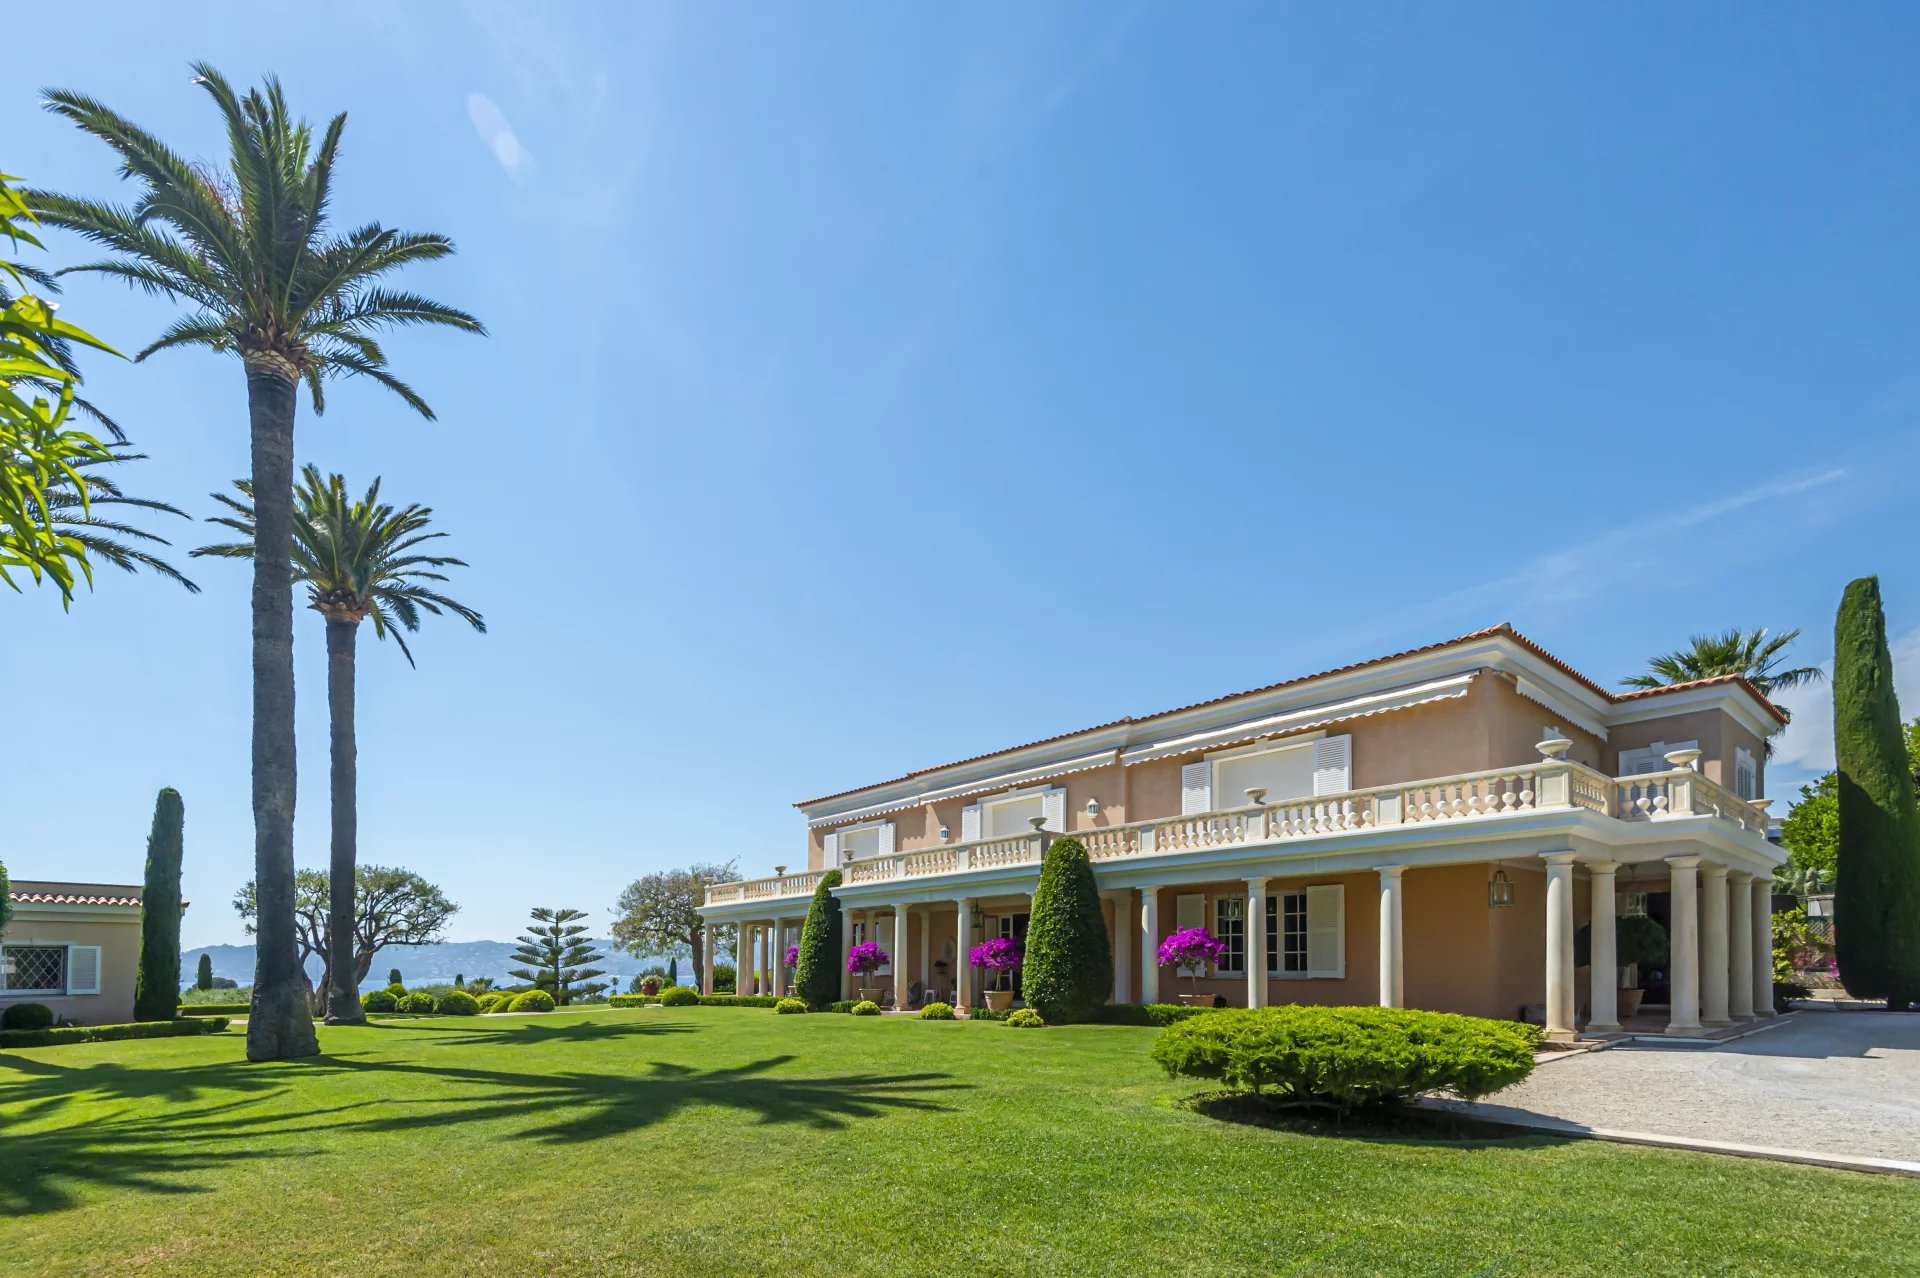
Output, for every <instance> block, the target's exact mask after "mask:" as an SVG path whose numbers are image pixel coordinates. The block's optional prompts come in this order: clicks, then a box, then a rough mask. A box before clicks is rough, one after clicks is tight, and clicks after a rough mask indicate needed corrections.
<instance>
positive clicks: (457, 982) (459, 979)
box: [453, 972, 467, 990]
mask: <svg viewBox="0 0 1920 1278" xmlns="http://www.w3.org/2000/svg"><path fill="white" fill-rule="evenodd" d="M453 988H455V989H456V990H463V989H465V988H467V978H466V976H465V975H464V974H462V973H460V972H455V973H454V974H453Z"/></svg>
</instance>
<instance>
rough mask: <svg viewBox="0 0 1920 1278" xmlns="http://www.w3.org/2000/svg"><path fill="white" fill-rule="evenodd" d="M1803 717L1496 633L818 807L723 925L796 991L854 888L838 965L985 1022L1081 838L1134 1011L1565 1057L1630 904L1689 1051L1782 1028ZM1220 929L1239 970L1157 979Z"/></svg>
mask: <svg viewBox="0 0 1920 1278" xmlns="http://www.w3.org/2000/svg"><path fill="white" fill-rule="evenodd" d="M1784 722H1785V716H1784V715H1783V714H1782V713H1781V711H1780V710H1779V709H1778V708H1777V707H1775V706H1774V705H1772V704H1771V703H1770V702H1769V701H1768V700H1767V699H1766V698H1765V697H1763V696H1762V695H1761V694H1760V693H1759V692H1758V691H1757V690H1756V689H1755V688H1754V687H1753V685H1752V684H1750V683H1748V682H1747V681H1746V680H1744V679H1741V678H1738V677H1728V678H1721V679H1710V680H1705V681H1702V682H1699V683H1691V684H1681V685H1676V686H1674V687H1669V688H1660V689H1654V690H1650V691H1645V692H1632V693H1626V694H1620V693H1614V692H1609V691H1608V690H1607V689H1605V688H1603V687H1601V686H1600V685H1599V684H1597V683H1595V682H1594V681H1593V680H1591V679H1588V678H1587V677H1585V676H1584V675H1582V674H1580V673H1579V672H1578V671H1575V670H1574V669H1572V668H1571V667H1569V666H1568V665H1566V664H1565V663H1563V662H1561V661H1560V660H1558V659H1557V658H1555V657H1554V656H1552V655H1551V654H1550V653H1548V652H1546V651H1545V650H1544V649H1542V648H1541V647H1540V646H1539V645H1538V644H1536V643H1534V642H1533V641H1531V640H1529V639H1528V638H1526V637H1525V636H1524V635H1521V634H1520V633H1518V632H1517V631H1515V630H1514V629H1513V628H1512V627H1510V626H1507V625H1500V626H1496V627H1493V628H1492V629H1489V630H1482V631H1478V632H1476V633H1474V634H1470V635H1464V636H1462V637H1460V638H1458V639H1450V640H1447V641H1446V642H1444V643H1436V644H1433V645H1430V646H1428V647H1425V648H1417V649H1414V650H1412V651H1410V652H1402V653H1397V654H1395V655H1393V656H1388V657H1380V658H1377V659H1375V660H1371V661H1364V662H1361V663H1359V664H1357V665H1351V666H1345V667H1342V668H1341V669H1338V670H1329V671H1326V672H1325V673H1322V674H1316V675H1310V676H1307V677H1304V678H1298V679H1290V680H1288V681H1286V682H1284V683H1277V684H1273V685H1272V686H1270V687H1265V688H1257V689H1254V690H1253V691H1251V692H1242V693H1237V694H1235V695H1232V696H1225V697H1219V698H1216V699H1214V700H1212V701H1205V702H1201V703H1199V704H1197V705H1190V706H1183V707H1181V708H1179V709H1175V710H1167V711H1163V712H1161V713H1158V714H1152V715H1147V716H1144V717H1140V718H1126V719H1118V720H1115V721H1113V722H1111V723H1106V724H1101V725H1100V726H1098V727H1092V728H1086V729H1082V730H1081V731H1078V732H1069V733H1065V734H1063V735H1060V736H1056V737H1049V738H1047V739H1046V740H1043V741H1036V742H1032V743H1030V744H1027V745H1020V746H1012V747H1009V748H1008V749H1005V750H999V751H996V752H994V753H992V754H986V755H981V756H978V757H976V758H972V759H963V760H961V761H960V762H958V763H949V764H945V765H943V766H940V767H933V768H923V769H920V770H919V771H915V772H909V773H907V774H906V775H904V776H899V777H895V778H893V779H891V780H886V781H879V782H875V783H873V784H870V785H865V786H861V787H859V788H857V789H853V790H845V791H842V792H840V793H837V794H830V795H824V796H822V797H820V798H817V799H809V800H806V801H805V802H803V803H800V804H797V805H796V806H797V807H798V808H799V809H800V811H801V813H802V814H803V815H804V816H805V818H806V826H807V843H806V851H805V857H806V868H805V870H804V871H802V872H791V873H790V872H788V871H787V869H786V867H778V871H777V872H776V873H775V874H774V875H773V876H772V877H768V878H758V879H752V880H748V881H746V882H737V883H721V884H714V885H712V886H711V887H710V888H709V890H708V893H707V903H706V906H705V908H704V910H703V914H704V916H705V917H706V919H707V920H708V922H709V923H715V924H739V925H740V926H741V928H742V933H741V935H742V942H741V945H740V947H739V949H740V952H741V954H742V955H743V961H742V963H741V964H740V966H741V969H742V971H743V972H746V971H748V970H750V969H751V970H757V971H759V972H762V973H768V974H769V979H768V980H766V981H765V982H763V987H764V988H765V989H767V990H768V991H769V992H783V991H784V988H785V986H786V985H787V984H788V983H789V982H790V981H791V979H792V974H791V973H790V972H788V971H786V970H785V969H784V968H783V966H782V965H781V963H780V959H781V957H782V956H783V954H784V952H785V949H786V947H787V946H788V945H789V944H791V943H792V942H794V941H796V940H797V939H798V936H799V930H800V925H801V922H802V920H803V918H804V916H805V913H806V907H807V902H808V898H809V896H810V895H811V893H812V891H813V889H814V886H815V884H816V883H817V882H818V880H819V876H820V874H821V872H822V871H824V870H825V869H827V868H828V867H838V868H839V869H840V871H841V873H842V874H843V876H844V879H845V881H844V883H843V884H842V886H841V887H840V888H839V889H838V895H839V897H840V898H841V900H842V903H843V908H844V909H845V911H846V917H847V919H848V920H849V921H850V926H849V927H848V928H847V929H846V935H845V937H844V939H843V945H851V944H853V943H855V942H856V941H858V940H861V939H873V940H877V941H879V942H880V945H881V947H882V948H883V949H884V950H886V951H887V952H888V954H889V955H891V956H892V960H893V962H892V965H891V968H890V970H885V969H883V971H882V973H881V974H880V977H879V979H880V980H881V981H883V982H885V983H887V984H888V986H889V987H890V989H891V992H892V993H893V996H894V997H893V1001H894V1003H895V1005H896V1006H901V1007H905V1006H907V1005H909V1003H910V1002H911V1001H912V1000H913V997H914V996H915V995H919V996H923V997H936V996H938V997H946V998H951V999H952V1000H953V1001H954V1002H956V1003H957V1004H958V1005H960V1006H962V1007H964V1006H967V1005H969V1004H970V1003H972V1002H973V1001H975V1000H976V999H977V998H978V997H979V996H980V994H981V992H982V990H981V986H982V977H981V974H979V973H969V972H968V971H967V970H966V968H965V966H964V964H965V961H966V954H967V951H968V949H969V948H970V947H971V946H972V945H974V944H977V943H978V942H979V941H980V940H982V939H983V938H986V937H991V936H1013V937H1018V936H1020V935H1021V934H1022V933H1023V931H1024V929H1025V925H1026V918H1027V910H1028V908H1029V904H1030V901H1031V894H1032V892H1033V890H1034V888H1035V886H1036V884H1037V880H1038V875H1039V865H1040V860H1041V855H1042V853H1043V851H1044V849H1045V847H1046V846H1047V845H1048V844H1049V843H1050V842H1051V841H1052V840H1053V839H1054V838H1055V837H1057V836H1058V835H1060V834H1071V835H1073V836H1074V837H1075V838H1077V839H1079V840H1081V841H1082V842H1083V843H1084V844H1085V845H1086V847H1087V851H1088V853H1089V855H1090V856H1091V857H1092V859H1093V863H1094V870H1095V874H1096V876H1097V878H1098V880H1099V884H1100V888H1101V892H1102V896H1103V898H1104V899H1105V902H1106V914H1107V925H1108V930H1109V935H1110V936H1111V938H1112V943H1113V967H1114V973H1115V977H1114V988H1113V998H1114V999H1115V1000H1116V1001H1120V1002H1156V1001H1171V1000H1172V999H1173V998H1174V996H1176V995H1177V994H1182V993H1187V992H1189V991H1197V992H1200V993H1206V992H1216V993H1218V994H1221V995H1224V996H1225V997H1226V999H1227V1000H1228V1001H1229V1002H1231V1003H1235V1004H1240V1005H1246V1006H1262V1005H1266V1004H1270V1003H1284V1002H1297V1003H1344V1004H1352V1003H1369V1002H1374V1001H1376V1000H1377V1001H1378V1002H1379V1003H1381V1004H1383V1005H1386V1006H1393V1007H1399V1006H1407V1007H1422V1008H1432V1009H1437V1010H1444V1011H1456V1012H1467V1013H1472V1014H1475V1015H1480V1016H1493V1017H1503V1018H1509V1019H1519V1018H1521V1017H1523V1016H1524V1015H1527V1014H1529V1013H1531V1014H1532V1015H1533V1016H1534V1017H1535V1018H1536V1019H1544V1023H1545V1025H1546V1027H1547V1030H1548V1032H1549V1034H1550V1035H1551V1036H1553V1037H1557V1038H1568V1037H1571V1036H1572V1035H1573V1034H1574V1033H1575V1032H1576V1029H1580V1028H1587V1029H1592V1030H1594V1031H1606V1030H1611V1029H1614V1028H1617V1026H1618V1021H1619V1015H1618V1012H1617V1007H1618V1003H1617V997H1616V992H1617V986H1618V981H1617V980H1616V979H1615V974H1616V972H1617V971H1618V968H1617V967H1616V964H1615V962H1614V920H1615V916H1616V913H1617V912H1619V911H1623V910H1624V911H1628V912H1635V913H1639V912H1645V913H1650V914H1652V915H1653V916H1654V917H1656V918H1659V919H1660V920H1661V921H1662V922H1663V923H1664V924H1666V925H1667V927H1668V931H1669V933H1670V936H1671V951H1672V955H1671V959H1670V962H1669V965H1668V966H1669V969H1670V970H1669V972H1668V973H1667V985H1668V987H1669V990H1670V994H1669V1005H1670V1007H1671V1014H1670V1018H1669V1021H1670V1023H1669V1026H1668V1028H1669V1032H1672V1033H1676V1034H1698V1033H1700V1032H1701V1029H1702V1026H1703V1025H1704V1026H1707V1027H1712V1026H1719V1025H1726V1024H1729V1023H1731V1022H1733V1021H1736V1020H1741V1019H1746V1018H1751V1017H1754V1016H1756V1015H1768V1014H1771V1012H1772V1010H1773V998H1772V967H1773V965H1772V952H1771V951H1772V926H1771V922H1770V920H1771V893H1770V887H1769V884H1770V881H1771V877H1772V872H1773V868H1774V866H1775V865H1776V864H1778V863H1779V862H1780V860H1781V859H1782V853H1781V852H1780V850H1779V849H1778V848H1776V847H1774V846H1773V845H1772V844H1770V843H1768V841H1767V838H1766V815H1765V807H1766V800H1764V799H1762V798H1760V796H1761V795H1762V794H1763V793H1764V779H1765V766H1766V750H1765V741H1766V738H1767V736H1768V735H1769V734H1770V733H1772V732H1774V731H1776V730H1777V729H1778V728H1779V727H1780V726H1781V725H1782V724H1783V723H1784ZM796 859H797V858H796ZM1198 925H1205V926H1206V927H1207V928H1208V929H1209V930H1211V931H1212V932H1213V933H1214V935H1215V936H1217V937H1219V938H1221V939H1222V940H1224V941H1225V942H1226V945H1227V954H1226V956H1225V958H1224V959H1223V960H1222V962H1221V963H1220V965H1219V967H1218V968H1217V969H1211V970H1207V971H1204V972H1197V973H1194V972H1174V971H1171V970H1167V969H1163V968H1161V967H1160V966H1158V964H1157V963H1156V961H1155V949H1156V947H1157V945H1158V943H1159V942H1160V941H1161V940H1162V939H1163V938H1165V937H1166V936H1167V935H1169V934H1170V933H1171V932H1173V931H1175V930H1176V929H1179V928H1186V927H1193V926H1198ZM711 935H712V929H711V928H709V929H708V936H709V937H711ZM711 948H712V946H711V941H709V954H708V958H709V961H708V963H707V965H706V971H707V972H708V973H709V975H710V974H711V973H712V970H713V965H712V962H711V957H712V956H711ZM1590 974H1598V975H1596V976H1593V977H1592V979H1589V978H1590ZM747 979H748V978H746V977H743V981H745V980H747ZM997 979H1000V980H1005V979H1007V978H1004V977H1003V978H997Z"/></svg>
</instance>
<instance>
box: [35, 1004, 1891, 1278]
mask: <svg viewBox="0 0 1920 1278" xmlns="http://www.w3.org/2000/svg"><path fill="white" fill-rule="evenodd" d="M1154 1032H1155V1031H1153V1030H1147V1029H1130V1028H1120V1027H1104V1026H1085V1027H1077V1028H1071V1029H1048V1030H1039V1031H1024V1032H1023V1031H1016V1030H1010V1029H1008V1028H1006V1027H1005V1026H1003V1025H999V1024H991V1023H980V1024H967V1023H964V1022H955V1023H944V1024H943V1023H937V1022H922V1021H917V1020H907V1019H904V1018H896V1017H885V1018H869V1019H859V1018H853V1017H848V1016H832V1015H822V1016H807V1017H794V1016H788V1017H775V1016H774V1015H772V1014H771V1013H769V1012H763V1011H748V1010H738V1009H730V1008H725V1009H723V1008H688V1009H684V1010H679V1011H662V1010H659V1009H652V1010H635V1011H626V1010H622V1011H613V1010H607V1009H599V1010H595V1011H589V1012H560V1013H555V1014H553V1015H551V1016H548V1017H544V1018H527V1017H515V1018H511V1019H495V1018H476V1019H464V1020H463V1019H445V1020H421V1021H406V1022H392V1021H389V1022H386V1023H383V1024H378V1025H375V1026H371V1027H368V1028H364V1029H327V1028H323V1029H322V1030H321V1031H320V1034H321V1038H320V1042H321V1046H322V1047H323V1048H324V1049H325V1051H326V1053H327V1054H326V1055H325V1056H321V1057H317V1058H314V1059H312V1060H309V1061H305V1062H299V1063H292V1064H280V1065H265V1066H258V1065H248V1064H247V1063H246V1062H245V1060H244V1058H243V1056H242V1053H241V1040H240V1036H239V1034H238V1033H237V1032H230V1033H228V1034H226V1035H222V1036H219V1037H216V1038H208V1039H174V1040H160V1041H151V1042H139V1043H109V1044H98V1045H89V1046H76V1047H60V1048H44V1049H39V1050H35V1051H26V1052H17V1053H0V1268H4V1269H5V1271H6V1272H7V1273H8V1274H10V1275H24V1274H29V1273H72V1274H86V1275H89V1276H94V1275H99V1274H102V1273H113V1274H126V1273H156V1274H169V1275H172V1274H242V1273H246V1274H302V1275H305V1274H316V1273H339V1274H351V1275H354V1276H355V1278H373V1276H374V1275H380V1274H406V1275H435V1274H448V1275H459V1276H460V1278H479V1276H481V1275H513V1276H514V1278H522V1276H524V1275H533V1274H558V1273H569V1274H593V1275H599V1274H615V1273H621V1274H624V1273H635V1274H655V1273H658V1274H673V1275H679V1276H682V1278H687V1276H692V1275H704V1274H768V1275H783V1276H785V1275H801V1274H835V1275H849V1274H860V1275H864V1274H876V1275H887V1276H888V1278H918V1276H919V1275H928V1274H969V1273H971V1274H981V1275H991V1274H1004V1273H1044V1274H1073V1275H1076V1276H1077V1278H1095V1276H1096V1275H1102V1274H1117V1273H1137V1274H1171V1273H1195V1274H1199V1273H1205V1274H1208V1275H1224V1274H1238V1273H1247V1274H1254V1273H1258V1274H1271V1273H1277V1272H1297V1273H1316V1274H1318V1273H1355V1274H1363V1273H1375V1272H1380V1271H1383V1270H1391V1271H1394V1272H1398V1273H1436V1274H1440V1273H1445V1274H1465V1273H1501V1274H1516V1273H1547V1272H1552V1273H1556V1274H1568V1273H1670V1272H1671V1273H1723V1274H1747V1273H1791V1274H1811V1273H1822V1274H1837V1273H1848V1274H1866V1273H1889V1274H1891V1273H1913V1272H1915V1271H1916V1270H1920V1184H1916V1183H1914V1182H1910V1181H1905V1180H1899V1179H1895V1178H1892V1177H1872V1176H1864V1175H1857V1174H1852V1173H1844V1172H1827V1171H1819V1170H1815V1169H1811V1168H1799V1167H1787V1166H1779V1165H1775V1164H1768V1163H1755V1162H1746V1161H1741V1160H1736V1159H1724V1158H1714V1157H1709V1156H1697V1155H1688V1154H1676V1153H1667V1152H1660V1151H1652V1150H1638V1149H1631V1148H1626V1147H1622V1146H1614V1145H1604V1144H1599V1143H1594V1142H1566V1143H1561V1142H1555V1141H1551V1140H1545V1139H1532V1138H1516V1139H1513V1140H1499V1141H1491V1142H1488V1141H1477V1142H1476V1141H1452V1140H1442V1139H1430V1140H1402V1141H1385V1140H1375V1139H1360V1138H1355V1137H1352V1136H1308V1135H1300V1134H1296V1133H1293V1132H1287V1131H1277V1130H1270V1129H1264V1128H1258V1127H1249V1126H1240V1125H1234V1124H1229V1123H1225V1122H1221V1121H1218V1120H1216V1119H1212V1118H1207V1117H1203V1116H1201V1115H1200V1114H1197V1113H1195V1112H1193V1111H1191V1110H1188V1109H1185V1108H1182V1107H1181V1106H1179V1105H1178V1104H1177V1103H1176V1102H1177V1100H1178V1098H1180V1097H1181V1096H1183V1095H1186V1094H1188V1093H1189V1092H1191V1091H1192V1090H1193V1089H1192V1088H1191V1087H1188V1086H1185V1085H1182V1084H1175V1083H1170V1082H1168V1081H1167V1080H1166V1079H1165V1078H1164V1077H1162V1076H1161V1075H1160V1074H1159V1073H1158V1072H1157V1071H1156V1070H1155V1069H1153V1068H1152V1067H1151V1066H1150V1064H1149V1062H1148V1061H1147V1059H1146V1049H1147V1045H1148V1043H1149V1042H1150V1041H1151V1039H1152V1037H1153V1034H1154Z"/></svg>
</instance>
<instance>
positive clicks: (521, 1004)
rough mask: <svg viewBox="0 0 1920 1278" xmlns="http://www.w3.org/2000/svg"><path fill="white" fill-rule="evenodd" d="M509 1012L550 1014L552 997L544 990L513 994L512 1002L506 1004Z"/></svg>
mask: <svg viewBox="0 0 1920 1278" xmlns="http://www.w3.org/2000/svg"><path fill="white" fill-rule="evenodd" d="M507 1010H508V1011H509V1012H551V1011H552V1010H553V995H551V994H549V993H547V992H546V991H545V990H528V991H527V992H526V993H525V994H515V995H514V996H513V1001H512V1002H511V1003H508V1004H507Z"/></svg>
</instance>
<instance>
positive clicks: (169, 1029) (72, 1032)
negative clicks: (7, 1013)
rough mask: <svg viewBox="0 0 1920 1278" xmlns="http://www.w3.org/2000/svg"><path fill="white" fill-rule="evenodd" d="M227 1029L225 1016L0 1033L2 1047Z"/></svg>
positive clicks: (181, 1035) (176, 1035)
mask: <svg viewBox="0 0 1920 1278" xmlns="http://www.w3.org/2000/svg"><path fill="white" fill-rule="evenodd" d="M16 1006H18V1005H17V1004H16ZM226 1028H227V1021H226V1018H225V1017H220V1016H182V1017H180V1018H179V1019H177V1020H171V1021H136V1022H135V1023H133V1024H131V1025H69V1026H67V1027H66V1028H64V1029H14V1030H0V1048H8V1047H58V1046H60V1045H61V1044H63V1043H115V1042H119V1041H120V1040H121V1039H128V1038H191V1037H193V1036H195V1035H198V1034H219V1033H221V1032H223V1031H224V1030H225V1029H226Z"/></svg>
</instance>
